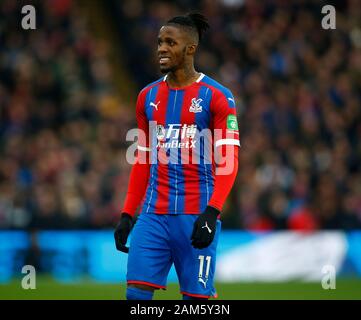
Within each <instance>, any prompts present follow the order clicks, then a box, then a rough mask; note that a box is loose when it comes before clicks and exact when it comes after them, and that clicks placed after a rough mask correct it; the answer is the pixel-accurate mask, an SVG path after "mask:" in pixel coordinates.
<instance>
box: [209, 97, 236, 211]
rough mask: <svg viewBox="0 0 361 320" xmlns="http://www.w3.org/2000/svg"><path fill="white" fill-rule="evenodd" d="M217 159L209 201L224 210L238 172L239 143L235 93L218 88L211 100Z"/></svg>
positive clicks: (213, 205) (211, 204) (215, 155)
mask: <svg viewBox="0 0 361 320" xmlns="http://www.w3.org/2000/svg"><path fill="white" fill-rule="evenodd" d="M211 111H212V119H213V121H212V127H213V132H214V134H213V143H214V147H215V148H214V150H215V154H214V157H215V158H214V160H215V164H216V169H215V170H216V171H215V182H214V190H213V194H212V196H211V199H210V200H209V202H208V205H210V206H212V207H215V208H217V209H218V210H220V211H222V208H223V204H224V203H225V201H226V199H227V197H228V195H229V193H230V191H231V189H232V187H233V184H234V182H235V179H236V176H237V172H238V147H240V141H239V131H238V123H237V115H236V106H235V101H234V97H233V95H232V93H231V92H230V91H229V90H227V91H225V92H216V94H215V96H214V97H213V99H212V102H211Z"/></svg>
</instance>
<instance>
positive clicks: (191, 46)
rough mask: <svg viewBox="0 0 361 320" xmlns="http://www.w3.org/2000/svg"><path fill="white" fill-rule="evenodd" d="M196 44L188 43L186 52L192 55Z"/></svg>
mask: <svg viewBox="0 0 361 320" xmlns="http://www.w3.org/2000/svg"><path fill="white" fill-rule="evenodd" d="M196 49H197V45H196V44H189V45H188V46H187V54H188V55H190V56H193V55H194V54H195V53H196Z"/></svg>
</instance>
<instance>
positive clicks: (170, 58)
mask: <svg viewBox="0 0 361 320" xmlns="http://www.w3.org/2000/svg"><path fill="white" fill-rule="evenodd" d="M186 49H187V39H186V35H185V32H184V31H182V30H181V29H179V28H176V27H173V26H164V27H162V28H161V29H160V31H159V35H158V61H159V66H160V71H161V72H162V73H168V72H170V71H175V70H177V69H181V68H183V67H184V63H185V60H186Z"/></svg>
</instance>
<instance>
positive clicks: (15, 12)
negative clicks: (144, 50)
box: [0, 0, 134, 229]
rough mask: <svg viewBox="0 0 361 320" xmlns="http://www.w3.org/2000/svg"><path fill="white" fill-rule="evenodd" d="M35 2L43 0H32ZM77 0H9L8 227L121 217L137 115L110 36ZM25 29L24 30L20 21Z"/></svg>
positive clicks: (4, 31) (3, 222)
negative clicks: (119, 87) (118, 86)
mask: <svg viewBox="0 0 361 320" xmlns="http://www.w3.org/2000/svg"><path fill="white" fill-rule="evenodd" d="M33 3H34V1H33ZM74 3H75V2H72V1H70V0H52V1H37V2H35V7H36V13H37V29H36V30H26V31H25V30H21V29H20V19H21V16H20V14H19V13H20V12H21V7H20V5H21V2H19V1H12V0H6V1H1V3H0V12H1V13H0V15H1V17H0V21H1V22H0V24H1V28H0V43H1V50H0V139H1V151H0V152H1V153H0V227H2V228H12V227H15V228H24V227H25V228H28V227H29V228H48V229H52V228H90V227H109V226H112V224H113V223H114V221H115V220H117V219H118V215H119V210H120V205H121V203H122V202H123V197H124V194H125V192H126V185H127V180H128V174H129V167H130V166H129V165H128V164H127V163H126V160H125V147H126V144H125V134H126V131H127V128H130V127H132V126H134V123H133V121H134V119H133V115H132V114H131V113H130V112H129V111H128V110H129V109H128V108H127V107H126V106H125V105H122V103H121V101H118V100H117V96H116V94H114V90H115V89H114V87H113V83H112V74H111V66H110V64H109V61H108V60H109V59H108V50H109V46H108V44H107V43H106V42H105V41H101V40H99V39H95V38H94V36H92V34H91V33H90V31H89V24H87V20H86V19H85V18H84V14H82V12H79V7H77V6H76V5H74ZM19 29H20V30H19Z"/></svg>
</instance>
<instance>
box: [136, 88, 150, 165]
mask: <svg viewBox="0 0 361 320" xmlns="http://www.w3.org/2000/svg"><path fill="white" fill-rule="evenodd" d="M135 112H136V119H137V126H138V146H137V148H138V157H139V159H142V160H144V159H148V158H149V151H150V147H149V121H148V118H147V115H146V113H145V93H144V91H141V92H140V93H139V95H138V98H137V103H136V111H135ZM143 162H144V161H143Z"/></svg>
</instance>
